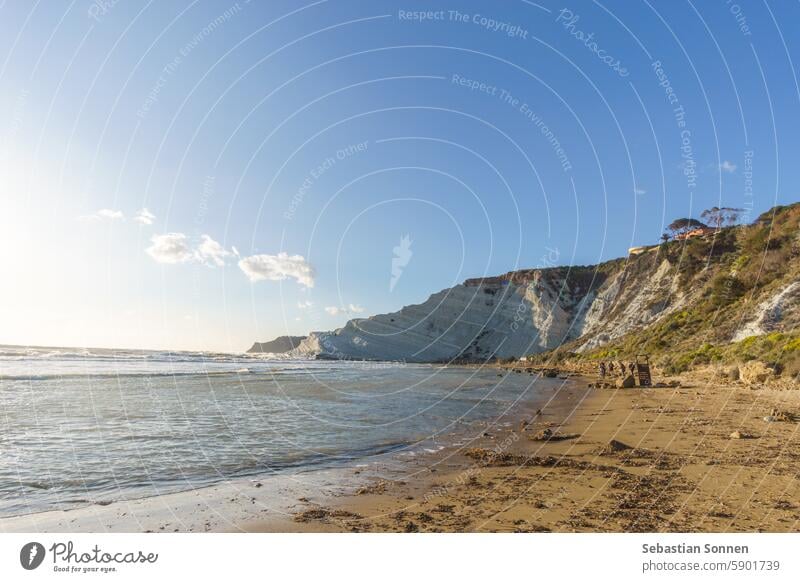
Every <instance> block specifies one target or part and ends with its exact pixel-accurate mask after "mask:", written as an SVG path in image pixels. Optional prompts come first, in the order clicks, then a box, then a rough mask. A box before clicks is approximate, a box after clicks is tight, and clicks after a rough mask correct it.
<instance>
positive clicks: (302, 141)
mask: <svg viewBox="0 0 800 582" xmlns="http://www.w3.org/2000/svg"><path fill="white" fill-rule="evenodd" d="M798 20H800V4H798V3H789V2H757V1H755V0H753V1H746V0H741V1H740V2H738V3H736V2H733V1H728V0H719V1H708V2H688V1H687V2H684V1H682V0H676V1H672V0H671V1H669V2H667V1H664V0H662V1H654V0H643V1H642V2H629V1H622V0H617V1H608V2H603V3H601V2H589V1H574V2H568V3H556V2H551V1H549V0H542V1H541V2H536V3H535V2H530V1H527V0H507V1H504V2H497V1H491V2H490V1H488V0H487V1H483V2H474V1H463V0H459V1H458V2H453V1H451V2H440V1H427V2H422V1H420V2H413V1H408V2H406V1H392V2H388V1H381V0H364V1H351V0H327V1H326V0H320V1H311V2H305V1H303V0H293V1H283V0H275V1H270V2H247V1H245V0H240V1H239V2H234V3H228V2H206V1H196V2H188V1H180V2H178V1H167V2H154V1H151V2H144V1H139V2H129V1H126V0H116V1H115V0H104V1H100V0H96V1H89V0H73V1H71V2H60V3H52V2H30V1H22V0H7V1H5V2H0V111H3V112H4V114H3V115H2V117H0V152H2V158H1V159H0V236H1V237H2V238H1V239H0V240H1V241H2V244H0V264H1V265H2V273H3V277H2V283H3V284H2V285H0V343H6V344H21V345H56V346H87V347H89V346H91V347H127V348H153V349H176V350H177V349H189V350H217V351H234V352H236V351H242V350H245V349H247V348H248V347H249V346H250V344H251V343H252V342H254V341H256V340H259V341H266V340H269V339H272V338H274V337H275V336H278V335H284V334H291V335H304V334H306V333H308V332H309V331H312V330H329V329H334V328H336V327H339V326H341V325H343V324H344V323H345V322H346V321H347V320H348V319H350V318H353V317H366V316H368V315H370V314H374V313H383V312H388V311H394V310H397V309H399V308H401V307H402V306H404V305H407V304H411V303H419V302H421V301H424V300H425V299H426V298H427V297H428V296H429V295H430V294H431V293H434V292H437V291H439V290H441V289H444V288H446V287H450V286H452V285H456V284H458V283H460V282H462V281H463V280H464V279H467V278H470V277H480V276H484V275H496V274H500V273H505V272H507V271H511V270H514V269H521V268H535V267H547V266H553V265H587V264H595V263H598V262H601V261H604V260H607V259H611V258H615V257H619V256H625V254H626V253H627V249H628V248H629V247H631V246H636V245H643V244H653V243H655V242H657V241H658V239H659V236H660V235H661V234H662V232H663V231H664V227H665V226H666V225H667V224H669V222H671V221H672V220H673V219H675V218H678V217H694V218H699V217H700V213H701V212H702V211H703V210H704V209H706V208H709V207H712V206H731V207H737V208H744V209H745V210H746V212H745V219H754V218H755V217H756V216H757V215H758V214H759V213H761V212H763V211H765V210H767V209H769V208H771V207H772V206H774V205H776V204H786V203H791V202H795V201H797V200H798V194H797V186H798V177H799V176H798V172H799V169H798V164H797V163H796V158H797V153H798V140H799V139H800V138H798V131H797V129H798V126H797V119H799V118H800V115H798V111H799V107H798V106H800V89H798V81H797V71H796V68H795V63H797V62H800V35H799V34H798V32H797V27H796V26H793V23H796V22H797V21H798Z"/></svg>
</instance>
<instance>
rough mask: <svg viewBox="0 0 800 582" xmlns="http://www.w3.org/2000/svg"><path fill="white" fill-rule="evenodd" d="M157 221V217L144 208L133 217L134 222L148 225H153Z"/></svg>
mask: <svg viewBox="0 0 800 582" xmlns="http://www.w3.org/2000/svg"><path fill="white" fill-rule="evenodd" d="M155 219H156V215H155V214H153V213H152V212H150V211H149V210H148V209H147V208H142V209H141V210H139V211H138V212H137V213H136V214H135V215H134V217H133V221H134V222H138V223H139V224H147V225H150V224H153V222H154V221H155Z"/></svg>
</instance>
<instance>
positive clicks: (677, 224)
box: [667, 218, 708, 236]
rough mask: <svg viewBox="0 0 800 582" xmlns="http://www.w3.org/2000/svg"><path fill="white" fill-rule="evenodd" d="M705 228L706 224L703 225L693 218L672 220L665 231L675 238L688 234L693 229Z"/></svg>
mask: <svg viewBox="0 0 800 582" xmlns="http://www.w3.org/2000/svg"><path fill="white" fill-rule="evenodd" d="M707 226H708V225H707V224H704V223H702V222H700V221H699V220H695V219H694V218H678V219H677V220H673V221H672V222H670V223H669V226H667V230H668V231H669V232H670V233H671V234H672V236H675V235H677V234H681V233H684V232H689V231H690V230H694V229H695V228H706V227H707Z"/></svg>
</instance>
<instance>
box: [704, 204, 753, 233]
mask: <svg viewBox="0 0 800 582" xmlns="http://www.w3.org/2000/svg"><path fill="white" fill-rule="evenodd" d="M743 212H744V209H743V208H730V207H728V206H724V207H722V208H718V207H717V206H714V207H713V208H709V209H708V210H703V212H702V213H701V214H700V218H702V219H703V220H705V221H706V222H708V224H710V225H711V226H714V227H716V228H722V227H723V226H733V225H734V224H736V223H737V222H739V219H740V218H741V216H742V213H743Z"/></svg>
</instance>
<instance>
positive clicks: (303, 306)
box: [297, 301, 314, 309]
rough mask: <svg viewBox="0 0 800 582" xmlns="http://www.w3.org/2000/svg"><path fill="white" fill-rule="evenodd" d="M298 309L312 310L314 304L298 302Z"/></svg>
mask: <svg viewBox="0 0 800 582" xmlns="http://www.w3.org/2000/svg"><path fill="white" fill-rule="evenodd" d="M297 307H298V308H299V309H310V308H311V307H314V304H313V303H311V301H298V302H297Z"/></svg>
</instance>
